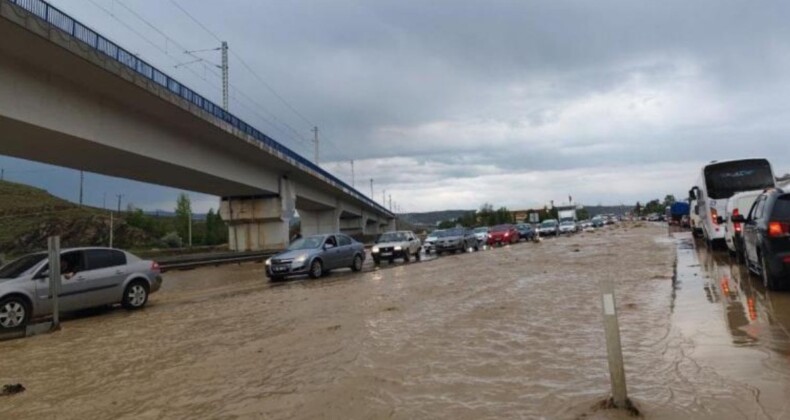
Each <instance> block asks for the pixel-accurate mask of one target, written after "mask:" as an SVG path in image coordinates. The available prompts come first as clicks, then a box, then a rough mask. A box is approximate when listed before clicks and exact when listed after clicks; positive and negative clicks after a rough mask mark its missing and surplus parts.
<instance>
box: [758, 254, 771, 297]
mask: <svg viewBox="0 0 790 420" xmlns="http://www.w3.org/2000/svg"><path fill="white" fill-rule="evenodd" d="M760 276H761V277H762V278H763V286H765V289H766V290H774V280H773V278H771V273H769V272H768V264H766V261H765V256H763V255H760Z"/></svg>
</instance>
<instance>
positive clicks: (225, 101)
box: [220, 41, 228, 111]
mask: <svg viewBox="0 0 790 420" xmlns="http://www.w3.org/2000/svg"><path fill="white" fill-rule="evenodd" d="M220 48H222V107H223V108H225V111H228V43H227V42H225V41H222V47H220Z"/></svg>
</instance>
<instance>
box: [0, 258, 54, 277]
mask: <svg viewBox="0 0 790 420" xmlns="http://www.w3.org/2000/svg"><path fill="white" fill-rule="evenodd" d="M46 258H47V254H44V253H39V254H31V255H26V256H24V257H22V258H19V259H17V260H14V261H11V262H10V263H8V264H6V265H4V266H3V267H2V268H0V279H14V278H17V277H21V276H22V275H24V274H27V273H28V272H29V271H30V270H32V269H33V268H35V267H36V266H37V265H38V264H39V263H40V262H41V261H43V260H45V259H46Z"/></svg>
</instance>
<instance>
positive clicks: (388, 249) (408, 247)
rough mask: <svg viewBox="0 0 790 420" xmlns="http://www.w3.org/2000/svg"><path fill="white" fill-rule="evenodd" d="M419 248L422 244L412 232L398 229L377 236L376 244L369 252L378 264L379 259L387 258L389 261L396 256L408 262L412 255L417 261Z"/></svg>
mask: <svg viewBox="0 0 790 420" xmlns="http://www.w3.org/2000/svg"><path fill="white" fill-rule="evenodd" d="M420 248H422V244H421V243H420V240H419V239H417V235H415V234H414V232H412V231H410V230H399V231H395V232H387V233H384V234H382V235H381V236H379V239H378V240H376V244H375V245H373V248H371V249H370V254H371V255H372V256H373V263H374V264H376V265H379V264H380V263H381V260H388V261H389V262H390V263H391V262H393V260H395V259H396V258H403V261H404V262H408V261H410V260H411V258H412V257H414V259H416V260H418V261H419V259H420Z"/></svg>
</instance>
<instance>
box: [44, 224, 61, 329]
mask: <svg viewBox="0 0 790 420" xmlns="http://www.w3.org/2000/svg"><path fill="white" fill-rule="evenodd" d="M47 242H48V244H47V245H48V248H49V293H50V295H51V296H52V330H57V329H60V306H59V302H58V300H59V296H58V295H60V236H50V237H49V239H48V241H47Z"/></svg>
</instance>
